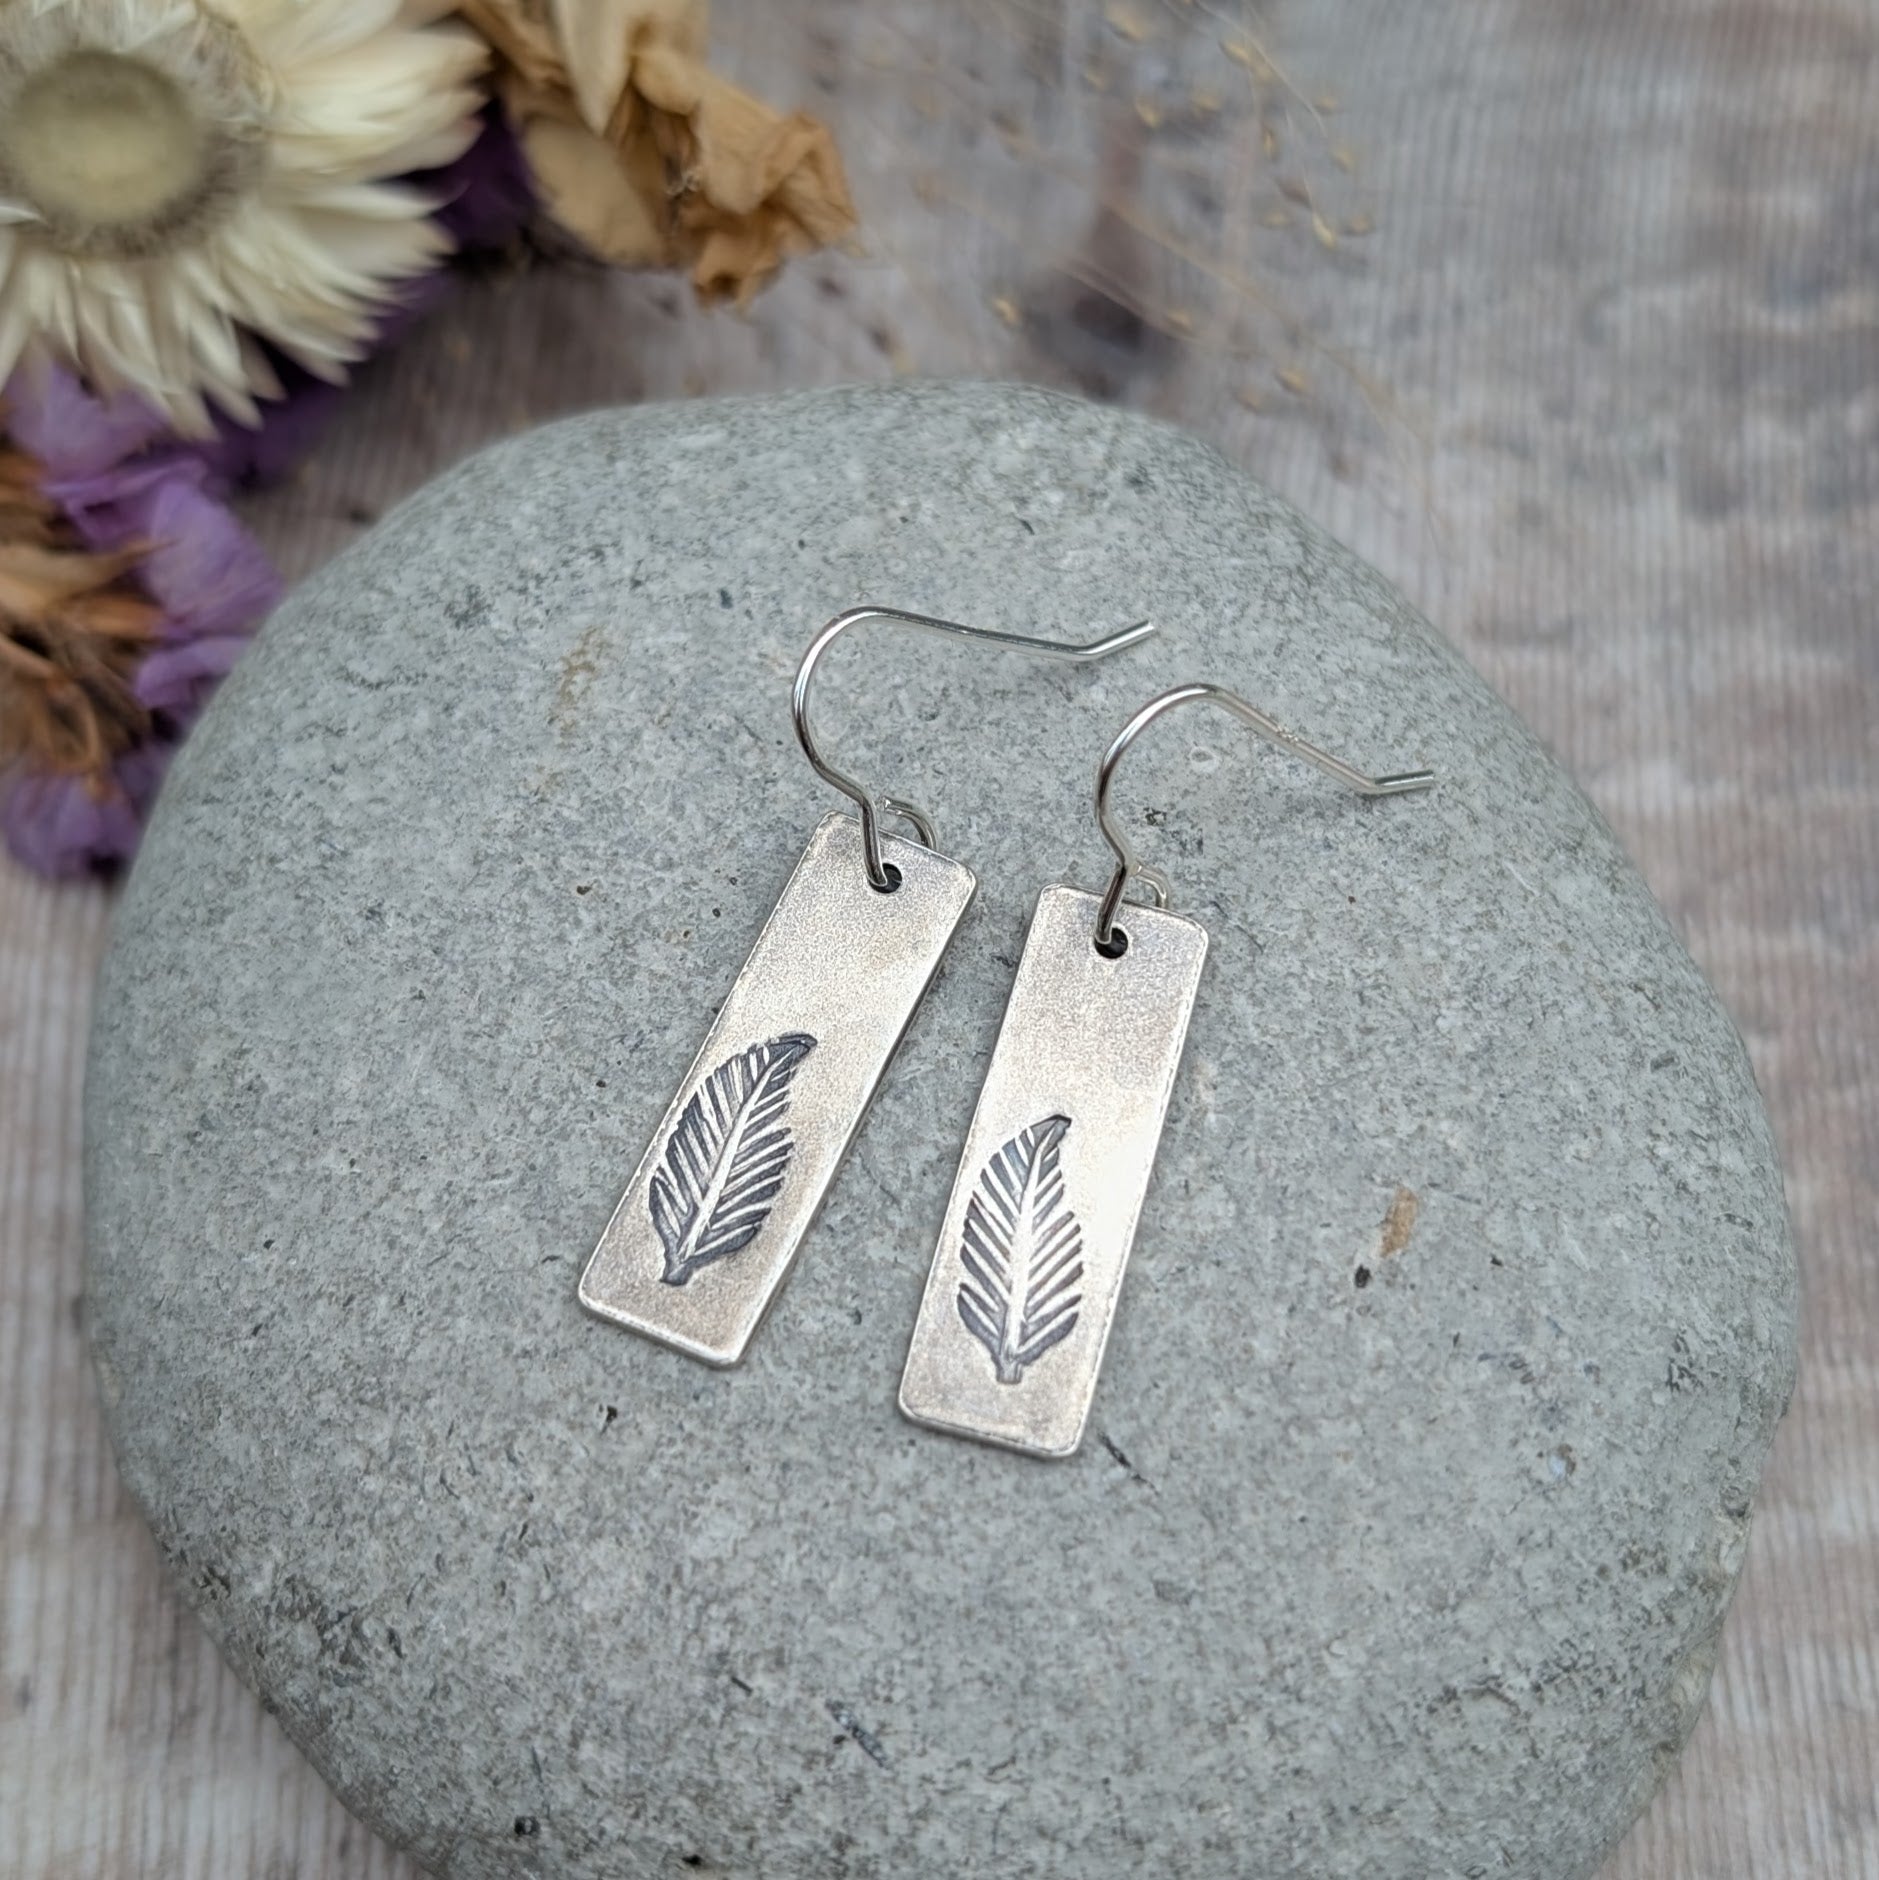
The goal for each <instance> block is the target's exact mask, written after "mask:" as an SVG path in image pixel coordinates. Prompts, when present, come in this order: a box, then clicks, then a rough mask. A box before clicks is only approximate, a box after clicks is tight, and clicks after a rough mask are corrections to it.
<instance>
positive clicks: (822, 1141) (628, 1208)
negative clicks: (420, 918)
mask: <svg viewBox="0 0 1879 1880" xmlns="http://www.w3.org/2000/svg"><path fill="white" fill-rule="evenodd" d="M883 848H884V851H885V856H886V860H887V862H888V864H889V866H890V867H892V868H894V869H897V870H898V871H899V874H900V886H899V887H898V889H896V890H895V892H893V893H892V894H882V893H878V892H877V891H876V890H875V889H873V888H871V887H870V886H869V885H868V877H867V871H866V869H865V868H864V867H863V864H862V853H861V824H860V823H859V822H858V821H857V820H856V819H855V818H854V817H852V816H845V815H843V814H842V813H841V811H840V810H831V811H830V812H829V813H828V815H826V816H824V817H823V819H822V821H821V822H820V823H818V824H817V825H816V831H815V834H814V835H812V836H811V837H810V838H809V846H808V848H806V849H805V850H804V851H803V856H802V860H801V861H799V862H798V863H797V864H796V872H795V873H794V874H793V875H791V876H790V878H789V882H788V885H787V886H786V887H785V888H784V890H783V893H782V897H781V898H780V899H779V900H778V902H777V904H776V907H775V909H774V910H773V911H772V913H771V915H770V918H769V919H768V920H767V921H766V922H765V923H764V927H763V931H762V932H761V933H760V934H759V935H758V936H757V941H756V944H755V945H754V946H753V947H752V948H751V950H750V957H749V959H748V960H746V961H745V962H744V966H743V969H742V970H741V971H740V972H739V973H738V975H737V978H736V979H735V980H734V981H733V982H732V985H731V989H730V991H729V992H728V993H727V994H726V995H725V999H724V1003H723V1005H722V1006H721V1007H720V1008H719V1011H718V1016H717V1021H716V1023H714V1024H713V1025H712V1027H711V1030H710V1032H709V1034H708V1035H707V1036H706V1038H705V1042H704V1044H703V1045H702V1046H701V1047H700V1049H699V1053H698V1056H697V1059H696V1060H695V1061H694V1063H693V1065H692V1067H691V1069H690V1070H689V1071H688V1072H687V1073H686V1074H685V1080H684V1082H683V1083H681V1084H680V1085H679V1088H678V1091H677V1094H676V1095H674V1097H673V1099H672V1101H671V1104H670V1105H669V1106H668V1107H667V1109H666V1113H665V1118H664V1120H663V1121H662V1122H661V1123H660V1125H659V1127H658V1129H657V1131H656V1132H655V1133H654V1135H653V1139H652V1141H651V1143H650V1144H649V1145H648V1146H647V1149H646V1153H645V1155H644V1157H643V1158H642V1159H641V1161H640V1165H639V1167H638V1169H637V1170H636V1171H635V1172H634V1175H633V1179H632V1180H631V1181H630V1182H629V1183H628V1184H627V1187H626V1192H625V1194H623V1195H622V1196H621V1197H620V1204H619V1206H618V1207H617V1208H615V1210H614V1212H613V1218H612V1219H611V1220H610V1221H609V1222H608V1223H607V1228H606V1231H605V1232H604V1233H603V1234H602V1235H601V1237H600V1243H599V1245H598V1246H596V1247H595V1249H594V1252H593V1257H592V1258H591V1259H590V1260H589V1261H588V1263H587V1269H586V1271H585V1272H584V1273H583V1274H582V1276H581V1289H580V1290H581V1303H582V1304H583V1305H584V1306H586V1307H587V1309H588V1310H589V1311H590V1312H594V1313H597V1314H599V1316H600V1317H602V1318H604V1319H610V1320H612V1321H613V1323H614V1324H616V1325H624V1326H627V1327H629V1328H630V1329H631V1330H633V1331H636V1332H643V1333H644V1334H645V1335H646V1336H647V1337H648V1338H657V1339H659V1340H660V1341H662V1342H663V1343H665V1344H668V1345H672V1346H675V1347H676V1348H677V1349H678V1350H680V1351H683V1352H686V1353H688V1354H689V1355H690V1356H691V1357H694V1358H701V1359H703V1360H704V1362H705V1363H707V1364H735V1363H736V1362H737V1361H738V1360H739V1359H740V1358H741V1357H742V1356H743V1355H744V1348H745V1346H747V1345H748V1344H749V1343H750V1338H751V1334H752V1333H753V1332H755V1331H756V1329H757V1327H758V1325H759V1324H760V1323H761V1322H762V1319H763V1315H764V1313H765V1312H767V1311H768V1310H769V1307H770V1302H771V1300H773V1299H774V1298H775V1297H776V1292H777V1288H778V1287H779V1286H781V1285H782V1284H783V1281H784V1280H785V1279H786V1278H787V1277H788V1275H789V1270H790V1267H791V1266H792V1265H793V1264H794V1262H795V1259H796V1256H797V1254H798V1253H799V1252H800V1251H801V1249H802V1243H803V1238H804V1236H805V1235H807V1234H808V1232H809V1230H810V1227H811V1226H812V1225H813V1223H814V1221H815V1217H816V1213H817V1211H818V1210H819V1209H820V1207H821V1206H822V1199H823V1196H824V1195H826V1194H827V1193H828V1188H829V1184H830V1182H832V1181H833V1180H834V1179H835V1175H836V1171H837V1170H838V1169H839V1168H840V1167H841V1165H842V1159H843V1157H844V1156H846V1155H847V1153H848V1145H849V1144H850V1143H851V1142H852V1141H853V1140H854V1136H855V1131H856V1130H857V1129H859V1128H860V1127H861V1120H862V1118H863V1117H864V1116H865V1115H866V1114H867V1110H868V1105H869V1104H870V1103H871V1102H872V1101H873V1100H874V1092H875V1089H876V1087H877V1086H878V1085H879V1083H880V1081H881V1077H882V1074H883V1073H884V1072H885V1071H886V1069H887V1066H888V1064H889V1062H890V1061H891V1059H892V1058H893V1055H894V1051H895V1047H896V1046H898V1045H899V1043H900V1040H901V1036H902V1034H903V1033H904V1032H905V1031H906V1029H907V1022H908V1020H909V1019H911V1018H912V1017H913V1014H914V1011H915V1009H916V1007H918V1005H919V1003H920V1000H921V998H922V996H923V995H924V994H925V992H926V989H927V985H928V983H929V982H930V981H931V979H932V977H933V974H934V972H935V970H936V969H937V968H938V966H939V963H940V959H941V957H942V956H943V955H944V953H945V951H946V944H947V942H948V941H949V940H951V938H952V936H953V929H954V928H955V927H957V926H958V925H959V917H960V915H961V914H963V913H964V912H965V911H966V906H967V904H968V903H969V902H970V901H971V899H972V891H973V888H974V887H975V885H976V883H975V882H974V880H973V876H972V871H971V870H970V869H969V868H963V867H961V866H960V864H959V863H957V862H955V861H951V860H949V859H948V858H947V857H945V856H943V855H936V854H934V852H933V851H932V850H931V849H925V848H921V847H920V846H919V845H918V844H917V843H913V842H908V841H905V840H903V839H902V838H900V837H898V836H888V837H886V838H885V840H884V843H883ZM780 1038H795V1039H798V1040H801V1039H807V1040H808V1041H809V1047H808V1048H807V1049H806V1051H804V1052H803V1055H802V1057H801V1062H800V1063H799V1064H797V1065H796V1066H795V1067H794V1076H793V1080H792V1084H791V1088H790V1091H789V1093H788V1103H787V1108H786V1112H785V1117H784V1118H780V1119H779V1121H778V1122H777V1123H776V1124H775V1125H773V1127H772V1130H771V1132H770V1133H771V1134H775V1133H776V1132H777V1131H778V1130H782V1129H784V1128H786V1129H787V1132H788V1137H789V1140H790V1142H791V1143H793V1149H792V1151H791V1152H790V1153H789V1154H788V1155H787V1156H786V1157H783V1158H781V1160H782V1163H783V1166H782V1168H781V1171H780V1176H779V1180H780V1190H779V1192H777V1193H776V1194H775V1195H774V1198H773V1199H769V1200H768V1205H767V1207H765V1209H764V1218H763V1219H762V1220H761V1221H760V1222H758V1223H756V1225H757V1230H758V1231H757V1233H756V1235H755V1237H754V1238H753V1239H751V1240H750V1241H749V1242H748V1244H745V1245H742V1246H740V1247H738V1248H736V1250H735V1251H733V1252H731V1253H729V1254H728V1255H726V1256H724V1257H722V1258H718V1259H714V1260H712V1261H711V1263H710V1264H708V1265H702V1266H699V1267H697V1268H696V1270H694V1271H691V1272H690V1273H689V1275H688V1276H687V1277H684V1278H682V1279H680V1280H679V1281H677V1283H674V1281H673V1279H671V1278H670V1277H668V1275H670V1274H671V1273H672V1271H673V1259H672V1249H671V1247H670V1246H669V1245H667V1244H664V1243H663V1242H662V1236H661V1233H660V1231H659V1222H658V1219H657V1216H656V1211H655V1209H654V1208H653V1207H652V1205H651V1199H652V1195H653V1190H654V1187H655V1183H656V1182H658V1181H659V1180H660V1176H661V1169H662V1165H665V1164H667V1162H668V1153H669V1151H670V1148H671V1144H672V1139H673V1135H674V1132H675V1131H676V1130H677V1129H678V1127H679V1122H680V1118H681V1116H682V1114H683V1112H684V1111H685V1108H686V1105H687V1104H688V1103H690V1102H691V1100H692V1098H693V1096H694V1094H695V1093H698V1092H699V1090H700V1086H701V1085H704V1084H705V1083H706V1082H707V1081H708V1080H709V1079H711V1077H712V1075H713V1073H714V1072H716V1071H718V1070H719V1068H720V1067H721V1066H723V1065H725V1064H726V1063H727V1061H729V1060H731V1059H733V1058H734V1057H735V1056H736V1055H737V1054H738V1053H741V1052H745V1051H748V1050H749V1049H751V1048H752V1047H753V1046H754V1047H762V1046H763V1045H764V1044H765V1043H766V1041H769V1040H774V1039H780ZM706 1095H707V1097H708V1095H709V1093H708V1092H707V1093H706ZM778 1107H781V1105H780V1103H779V1106H778ZM723 1160H724V1158H721V1160H720V1171H719V1173H718V1174H717V1176H716V1179H715V1181H713V1180H707V1181H706V1182H705V1183H704V1186H705V1187H706V1188H707V1190H708V1199H709V1200H712V1201H714V1202H715V1197H716V1194H717V1192H718V1190H719V1189H720V1188H721V1187H722V1184H723V1175H722V1163H723ZM772 1166H774V1164H772ZM769 1188H770V1184H769V1183H768V1182H766V1183H764V1184H763V1186H762V1188H761V1189H760V1190H757V1191H756V1192H757V1193H759V1194H761V1195H762V1196H764V1197H765V1198H768V1196H769ZM707 1211H709V1210H707ZM755 1211H756V1210H755V1208H754V1207H752V1206H749V1205H747V1206H746V1208H745V1211H744V1217H743V1218H746V1219H747V1218H748V1216H749V1215H750V1214H752V1213H754V1212H755ZM681 1270H682V1269H681Z"/></svg>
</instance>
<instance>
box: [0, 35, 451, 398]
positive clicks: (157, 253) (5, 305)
mask: <svg viewBox="0 0 1879 1880" xmlns="http://www.w3.org/2000/svg"><path fill="white" fill-rule="evenodd" d="M433 10H434V9H433ZM485 56H486V55H485V50H484V48H483V46H482V45H481V43H480V42H479V41H477V40H476V39H475V38H474V36H473V35H470V34H467V33H464V32H462V31H459V30H456V29H454V28H449V27H443V28H438V27H426V26H419V25H417V24H415V23H414V16H412V15H410V14H408V13H407V11H406V8H405V6H404V5H402V4H401V3H400V0H371V3H370V4H366V3H364V0H297V4H293V5H288V4H283V3H282V0H216V4H215V5H214V6H210V5H208V4H206V0H4V3H0V381H4V380H5V379H6V378H7V377H8V376H9V375H10V374H11V373H12V371H13V369H14V367H15V366H16V364H18V363H19V362H20V361H21V360H22V359H31V358H34V357H37V356H44V357H46V358H50V359H56V360H59V361H62V362H64V363H67V364H70V365H73V366H75V367H76V368H77V369H79V370H80V371H82V372H83V373H84V374H85V375H86V377H87V378H88V379H89V380H90V381H91V382H92V383H93V384H94V385H96V386H98V387H100V388H102V389H104V390H107V391H114V390H120V389H125V388H129V389H135V390H137V391H139V392H141V393H143V394H144V396H145V397H146V398H147V399H148V400H150V401H151V402H152V403H153V404H155V405H156V406H158V407H160V408H161V410H162V411H163V412H164V413H165V414H166V415H167V416H168V418H169V419H170V420H171V422H172V423H174V424H175V425H176V426H178V427H179V428H182V429H185V430H188V431H191V432H194V433H197V434H201V433H204V432H206V431H207V430H208V429H209V425H210V403H211V402H213V404H215V405H217V406H219V407H221V408H222V409H223V410H225V411H227V412H229V413H231V414H233V415H235V416H236V417H239V418H241V419H243V420H245V421H247V422H250V423H252V422H254V421H255V416H256V413H255V405H254V400H255V399H256V398H257V397H267V396H270V395H272V394H273V393H274V392H275V391H276V390H277V385H276V380H275V375H274V373H273V371H272V370H271V368H270V366H269V364H268V360H267V357H266V355H265V353H264V352H263V351H262V349H261V347H260V346H259V345H257V344H256V340H257V337H258V338H260V339H263V340H265V341H266V342H267V343H268V344H269V345H270V346H272V347H273V348H274V349H276V350H277V351H278V352H279V353H281V354H283V355H285V356H286V357H287V358H289V359H291V360H294V361H295V362H296V363H298V364H299V365H300V366H302V367H304V368H305V369H306V370H307V371H308V372H310V373H313V374H315V375H317V376H319V377H322V378H327V379H331V380H335V381H338V380H343V379H344V377H345V373H346V366H347V364H348V363H349V362H350V361H352V360H355V359H357V358H358V357H359V356H360V354H361V352H362V351H363V349H364V348H365V346H366V344H367V342H368V341H369V339H370V337H371V334H372V331H373V327H374V323H375V321H376V318H377V315H378V310H379V308H380V306H381V304H382V302H383V301H384V299H385V297H386V295H387V293H388V292H389V291H390V290H391V289H393V288H394V287H395V286H396V285H397V283H399V282H402V281H406V280H409V279H411V278H412V277H413V276H416V275H419V274H422V273H424V272H425V271H427V270H428V269H430V268H431V267H433V266H434V265H435V263H436V262H437V261H438V260H439V259H440V258H441V256H442V255H443V254H444V253H445V252H446V251H447V249H448V247H449V241H448V237H447V236H446V235H445V234H444V232H443V231H442V230H441V229H440V227H439V226H438V224H437V223H436V222H434V221H433V220H432V219H431V218H430V210H431V208H432V206H433V205H432V203H431V201H430V200H429V198H427V197H426V196H425V195H423V194H422V193H421V192H419V191H417V190H413V189H409V188H403V187H399V186H396V185H394V184H392V183H390V182H388V181H387V180H386V179H388V178H394V177H399V176H403V175H405V174H406V173H408V172H411V171H414V170H425V169H431V168H434V167H436V166H438V165H440V164H444V163H448V162H450V161H451V160H452V159H454V158H455V157H456V156H457V155H458V154H459V153H460V152H461V151H462V150H463V149H464V148H465V146H466V145H467V144H468V143H469V142H470V140H471V138H472V137H473V136H474V134H475V115H474V114H475V112H476V109H477V107H478V104H479V102H480V99H479V96H478V94H477V92H476V91H475V90H474V89H473V88H472V80H473V79H474V77H475V75H476V74H477V72H478V71H479V70H480V69H481V67H482V65H483V63H484V61H485Z"/></svg>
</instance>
